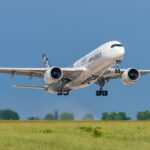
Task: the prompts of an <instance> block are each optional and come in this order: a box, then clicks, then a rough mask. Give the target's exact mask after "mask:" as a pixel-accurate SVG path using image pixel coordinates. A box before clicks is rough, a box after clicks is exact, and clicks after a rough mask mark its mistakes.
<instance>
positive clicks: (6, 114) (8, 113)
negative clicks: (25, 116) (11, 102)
mask: <svg viewBox="0 0 150 150" xmlns="http://www.w3.org/2000/svg"><path fill="white" fill-rule="evenodd" d="M19 119H20V117H19V115H18V113H17V112H15V111H13V110H10V109H6V110H0V120H19Z"/></svg>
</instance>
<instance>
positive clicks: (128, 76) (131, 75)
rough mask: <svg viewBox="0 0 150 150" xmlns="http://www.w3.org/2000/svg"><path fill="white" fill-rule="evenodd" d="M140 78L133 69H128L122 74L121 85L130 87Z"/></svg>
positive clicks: (137, 72)
mask: <svg viewBox="0 0 150 150" xmlns="http://www.w3.org/2000/svg"><path fill="white" fill-rule="evenodd" d="M139 78H140V73H139V71H138V70H137V69H135V68H129V69H127V70H126V71H125V72H124V73H123V74H122V82H123V84H126V85H130V84H134V83H136V82H137V81H138V80H139Z"/></svg>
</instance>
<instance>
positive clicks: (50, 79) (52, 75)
mask: <svg viewBox="0 0 150 150" xmlns="http://www.w3.org/2000/svg"><path fill="white" fill-rule="evenodd" d="M62 77H63V72H62V70H61V69H60V68H59V67H51V68H50V69H47V71H46V72H45V76H44V81H45V82H46V83H48V84H52V83H55V82H58V81H59V80H61V79H62Z"/></svg>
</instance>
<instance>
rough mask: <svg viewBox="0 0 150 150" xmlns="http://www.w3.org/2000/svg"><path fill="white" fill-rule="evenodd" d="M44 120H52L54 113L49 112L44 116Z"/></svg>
mask: <svg viewBox="0 0 150 150" xmlns="http://www.w3.org/2000/svg"><path fill="white" fill-rule="evenodd" d="M44 120H54V115H53V114H51V113H49V114H47V115H46V116H45V117H44Z"/></svg>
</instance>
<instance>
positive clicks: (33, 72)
mask: <svg viewBox="0 0 150 150" xmlns="http://www.w3.org/2000/svg"><path fill="white" fill-rule="evenodd" d="M45 71H46V68H0V73H7V74H12V75H13V76H14V75H25V76H33V77H41V78H42V77H44V74H45Z"/></svg>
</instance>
